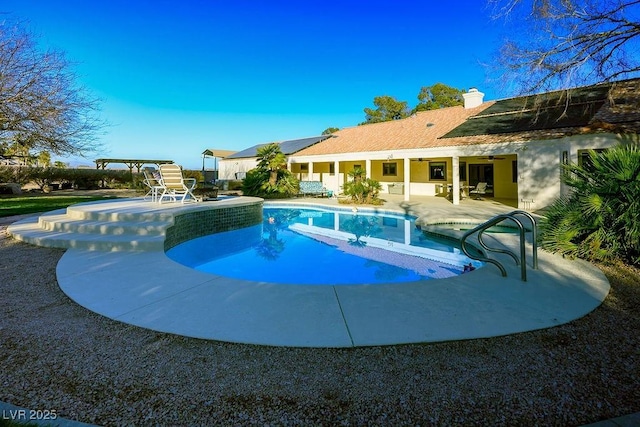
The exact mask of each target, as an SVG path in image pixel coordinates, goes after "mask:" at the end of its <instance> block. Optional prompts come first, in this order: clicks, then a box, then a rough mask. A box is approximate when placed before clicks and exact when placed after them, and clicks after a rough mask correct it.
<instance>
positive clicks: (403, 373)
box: [0, 220, 640, 426]
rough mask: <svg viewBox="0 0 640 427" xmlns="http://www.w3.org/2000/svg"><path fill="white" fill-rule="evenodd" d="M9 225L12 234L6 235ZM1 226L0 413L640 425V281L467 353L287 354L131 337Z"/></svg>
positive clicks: (181, 421)
mask: <svg viewBox="0 0 640 427" xmlns="http://www.w3.org/2000/svg"><path fill="white" fill-rule="evenodd" d="M3 222H4V223H5V225H6V223H7V222H8V221H7V220H5V221H3ZM3 222H2V221H0V294H1V295H2V300H1V303H0V304H1V306H2V311H1V317H0V401H5V402H9V403H12V404H14V405H18V406H22V407H27V408H30V409H36V410H52V409H53V410H56V411H57V413H58V414H59V415H60V416H62V417H65V418H70V419H74V420H79V421H83V422H87V423H94V424H99V425H172V426H177V425H305V426H306V425H393V426H396V425H508V426H513V425H527V426H530V425H562V426H566V425H581V424H586V423H590V422H595V421H598V420H602V419H608V418H613V417H617V416H621V415H627V414H630V413H634V412H638V411H640V381H639V380H640V345H639V344H640V338H639V334H638V331H639V330H640V304H639V302H640V270H638V269H632V268H628V267H624V266H620V267H616V268H611V267H602V269H603V270H604V271H605V273H606V274H607V276H608V277H609V280H610V281H611V283H612V291H611V294H610V295H609V296H608V297H607V299H606V300H605V302H604V303H603V305H602V306H601V307H599V308H598V309H596V310H595V311H594V312H592V313H591V314H589V315H587V316H586V317H584V318H582V319H579V320H576V321H574V322H572V323H570V324H567V325H563V326H559V327H556V328H553V329H547V330H542V331H536V332H528V333H522V334H517V335H511V336H506V337H499V338H492V339H479V340H470V341H458V342H447V343H437V344H424V345H402V346H393V347H370V348H357V349H292V348H278V347H260V346H252V345H239V344H228V343H221V342H214V341H204V340H197V339H192V338H184V337H179V336H174V335H170V334H163V333H158V332H153V331H149V330H144V329H140V328H137V327H133V326H128V325H125V324H122V323H119V322H116V321H113V320H110V319H107V318H104V317H101V316H99V315H97V314H95V313H92V312H89V311H87V310H85V309H84V308H82V307H80V306H78V305H76V304H75V303H74V302H72V301H71V300H70V299H69V298H67V297H66V295H64V294H63V293H62V292H61V291H60V290H59V288H58V285H57V282H56V280H55V266H56V263H57V261H58V260H59V258H60V257H61V256H62V254H63V250H59V249H47V248H39V247H34V246H30V245H26V244H23V243H19V242H16V241H13V240H12V239H10V238H7V237H6V233H5V231H4V228H5V225H3Z"/></svg>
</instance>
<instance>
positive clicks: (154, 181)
mask: <svg viewBox="0 0 640 427" xmlns="http://www.w3.org/2000/svg"><path fill="white" fill-rule="evenodd" d="M154 172H155V171H154ZM154 172H151V171H150V170H148V169H145V170H143V171H142V173H143V174H144V181H143V182H144V185H146V186H147V187H148V188H149V191H147V194H145V195H144V200H147V198H149V197H150V198H151V201H152V202H157V201H158V194H159V193H160V192H161V191H163V190H164V186H163V185H162V182H161V179H160V176H159V174H158V176H157V177H156V175H155V173H154Z"/></svg>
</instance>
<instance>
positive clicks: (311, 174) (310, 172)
mask: <svg viewBox="0 0 640 427" xmlns="http://www.w3.org/2000/svg"><path fill="white" fill-rule="evenodd" d="M307 181H314V179H313V162H309V177H308V178H307Z"/></svg>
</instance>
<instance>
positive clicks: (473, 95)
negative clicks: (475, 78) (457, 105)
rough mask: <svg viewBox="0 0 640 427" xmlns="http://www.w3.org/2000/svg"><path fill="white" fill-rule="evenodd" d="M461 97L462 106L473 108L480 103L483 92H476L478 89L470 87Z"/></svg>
mask: <svg viewBox="0 0 640 427" xmlns="http://www.w3.org/2000/svg"><path fill="white" fill-rule="evenodd" d="M462 97H463V98H464V108H475V107H478V106H480V105H482V99H483V98H484V93H482V92H478V89H476V88H474V87H472V88H471V89H469V92H467V93H463V94H462Z"/></svg>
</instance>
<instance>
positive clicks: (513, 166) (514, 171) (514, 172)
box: [511, 160, 518, 183]
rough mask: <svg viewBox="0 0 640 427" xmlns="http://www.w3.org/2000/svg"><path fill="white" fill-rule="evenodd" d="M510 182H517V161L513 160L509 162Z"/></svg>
mask: <svg viewBox="0 0 640 427" xmlns="http://www.w3.org/2000/svg"><path fill="white" fill-rule="evenodd" d="M511 182H515V183H517V182H518V161H517V160H513V161H512V162H511Z"/></svg>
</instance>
